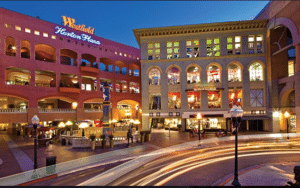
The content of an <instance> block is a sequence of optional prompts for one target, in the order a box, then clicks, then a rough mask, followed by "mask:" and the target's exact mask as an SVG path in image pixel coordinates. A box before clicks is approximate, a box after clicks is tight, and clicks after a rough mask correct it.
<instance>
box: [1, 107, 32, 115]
mask: <svg viewBox="0 0 300 188" xmlns="http://www.w3.org/2000/svg"><path fill="white" fill-rule="evenodd" d="M0 113H1V114H6V113H27V109H19V108H10V109H0Z"/></svg>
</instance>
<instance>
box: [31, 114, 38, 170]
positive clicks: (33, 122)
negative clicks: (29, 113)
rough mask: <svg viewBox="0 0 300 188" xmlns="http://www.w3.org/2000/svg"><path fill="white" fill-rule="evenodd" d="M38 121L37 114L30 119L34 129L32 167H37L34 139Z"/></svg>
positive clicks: (35, 141) (35, 140) (35, 142)
mask: <svg viewBox="0 0 300 188" xmlns="http://www.w3.org/2000/svg"><path fill="white" fill-rule="evenodd" d="M39 122H40V119H39V118H38V116H37V115H34V116H33V117H32V119H31V123H32V125H33V129H34V133H33V134H34V165H33V168H34V169H37V139H36V128H37V126H38V124H39Z"/></svg>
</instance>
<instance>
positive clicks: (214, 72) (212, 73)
mask: <svg viewBox="0 0 300 188" xmlns="http://www.w3.org/2000/svg"><path fill="white" fill-rule="evenodd" d="M220 75H221V72H220V69H219V67H217V66H216V65H211V66H209V67H208V69H207V82H208V83H217V82H220Z"/></svg>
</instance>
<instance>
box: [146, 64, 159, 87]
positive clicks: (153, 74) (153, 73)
mask: <svg viewBox="0 0 300 188" xmlns="http://www.w3.org/2000/svg"><path fill="white" fill-rule="evenodd" d="M160 74H161V73H160V70H159V69H158V68H152V69H151V70H150V71H149V74H148V76H149V85H160Z"/></svg>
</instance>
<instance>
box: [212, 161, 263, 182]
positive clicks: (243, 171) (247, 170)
mask: <svg viewBox="0 0 300 188" xmlns="http://www.w3.org/2000/svg"><path fill="white" fill-rule="evenodd" d="M264 166H266V164H263V165H258V166H254V167H252V168H251V167H250V169H249V168H248V169H247V168H246V169H244V170H242V171H241V172H239V173H238V175H242V174H245V173H247V172H249V171H251V170H254V169H257V168H261V167H264ZM233 178H234V176H231V177H230V178H228V179H227V180H225V181H224V182H223V183H221V184H220V185H217V186H224V185H225V184H226V183H228V182H229V181H230V180H232V179H233Z"/></svg>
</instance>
